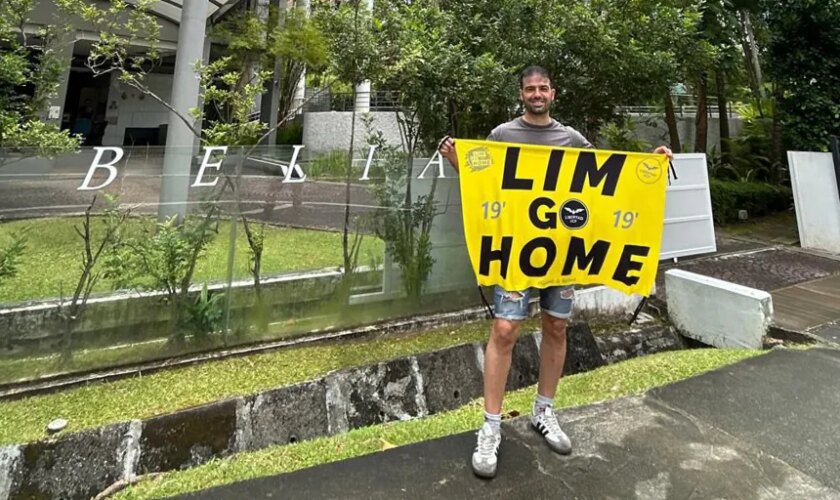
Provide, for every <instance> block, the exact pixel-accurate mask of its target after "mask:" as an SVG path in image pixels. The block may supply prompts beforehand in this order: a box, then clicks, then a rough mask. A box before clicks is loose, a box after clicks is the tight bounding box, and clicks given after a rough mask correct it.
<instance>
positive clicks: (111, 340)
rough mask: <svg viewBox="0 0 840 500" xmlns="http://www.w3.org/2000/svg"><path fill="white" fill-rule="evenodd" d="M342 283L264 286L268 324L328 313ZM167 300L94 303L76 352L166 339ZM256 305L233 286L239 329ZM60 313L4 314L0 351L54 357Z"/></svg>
mask: <svg viewBox="0 0 840 500" xmlns="http://www.w3.org/2000/svg"><path fill="white" fill-rule="evenodd" d="M340 278H341V273H340V272H339V271H334V270H325V271H320V272H317V271H316V272H309V273H297V274H290V275H287V276H284V277H279V278H273V279H266V280H264V281H263V282H262V290H263V297H264V299H265V301H266V305H267V306H268V308H269V318H268V319H269V321H277V320H279V319H283V318H288V317H290V316H294V315H301V314H304V313H305V312H306V311H309V312H312V310H313V309H315V310H317V309H322V308H324V307H325V305H324V304H325V303H327V302H328V301H329V299H330V297H332V296H333V294H334V293H335V290H336V285H337V283H338V282H339V280H340ZM379 279H381V278H380V275H379V273H378V272H376V271H372V272H365V273H362V274H361V276H360V281H365V282H376V281H378V280H379ZM208 289H209V290H210V291H211V292H216V291H218V292H223V291H225V286H224V285H214V286H209V287H208ZM197 293H198V290H195V291H193V292H192V294H191V297H190V300H194V297H195V296H196V294H197ZM164 298H165V295H164V294H162V293H143V294H119V295H113V296H106V297H101V298H93V299H91V300H90V301H89V302H88V306H87V309H86V311H85V313H84V316H83V319H82V321H81V322H80V324H79V325H78V326H77V327H76V329H75V330H74V345H75V346H76V347H77V348H82V347H91V346H113V345H119V344H123V343H126V342H132V341H143V340H153V339H159V338H164V337H166V336H167V335H169V334H170V333H171V332H172V329H173V321H174V310H173V308H172V307H168V306H167V305H166V304H165V303H164V301H163V299H164ZM255 301H256V296H255V293H254V289H253V285H252V284H251V282H249V281H245V282H237V283H234V284H233V288H232V296H231V322H232V325H233V326H234V327H235V326H236V325H246V324H249V320H253V315H254V310H255V309H254V306H255V304H256V302H255ZM59 313H60V310H59V308H58V307H57V305H56V304H55V303H54V302H45V303H41V304H38V305H34V306H29V307H20V308H14V309H0V346H2V347H3V348H4V349H5V351H4V352H5V353H6V354H15V353H20V352H26V353H32V352H46V353H49V352H55V351H56V350H57V349H58V348H59V346H60V342H61V335H62V332H63V326H62V324H63V323H62V319H61V316H60V314H59Z"/></svg>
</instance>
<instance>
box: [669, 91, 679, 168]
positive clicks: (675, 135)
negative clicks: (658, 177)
mask: <svg viewBox="0 0 840 500" xmlns="http://www.w3.org/2000/svg"><path fill="white" fill-rule="evenodd" d="M665 123H666V124H668V135H669V136H670V137H671V151H673V152H674V154H677V153H682V144H681V143H680V129H679V127H678V126H677V114H676V112H674V101H673V99H671V93H670V92H668V93H667V94H666V96H665Z"/></svg>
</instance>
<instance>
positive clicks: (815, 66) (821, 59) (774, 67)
mask: <svg viewBox="0 0 840 500" xmlns="http://www.w3.org/2000/svg"><path fill="white" fill-rule="evenodd" d="M764 4H765V9H766V22H767V26H768V31H769V34H770V37H769V41H768V44H767V63H768V64H767V66H768V73H769V74H770V75H771V76H772V77H773V80H774V83H775V84H776V86H777V87H778V88H777V89H776V92H775V93H774V94H775V96H776V97H777V98H778V112H779V118H780V120H781V123H782V126H783V127H784V136H785V140H786V141H785V142H786V145H787V146H788V147H790V148H792V149H796V150H803V151H827V150H828V146H829V136H830V135H832V134H834V135H838V134H840V91H838V89H840V57H838V54H840V0H820V1H815V0H790V1H786V2H774V1H769V0H768V1H765V2H764Z"/></svg>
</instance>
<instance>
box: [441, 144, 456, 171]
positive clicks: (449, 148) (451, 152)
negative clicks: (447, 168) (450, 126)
mask: <svg viewBox="0 0 840 500" xmlns="http://www.w3.org/2000/svg"><path fill="white" fill-rule="evenodd" d="M438 151H439V152H440V154H441V156H443V157H444V158H446V159H447V160H449V163H450V164H451V165H452V168H454V169H455V171H456V172H458V155H457V154H456V153H455V141H453V140H452V138H451V137H449V136H448V135H447V136H446V137H444V138H443V139H441V140H440V144H438Z"/></svg>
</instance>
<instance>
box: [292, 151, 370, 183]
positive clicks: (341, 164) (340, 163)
mask: <svg viewBox="0 0 840 500" xmlns="http://www.w3.org/2000/svg"><path fill="white" fill-rule="evenodd" d="M347 161H348V160H347V151H341V150H336V151H330V152H327V153H322V154H319V155H318V156H316V157H314V158H312V159H311V160H309V162H308V164H307V165H306V167H305V170H306V175H307V176H308V177H311V178H313V179H322V180H332V181H337V180H341V179H344V177H345V175H346V173H347ZM371 170H373V166H372V167H371ZM356 174H358V175H356ZM351 175H352V176H353V177H354V178H356V179H358V178H359V177H361V175H362V169H361V167H356V166H354V167H353V169H352V170H351ZM371 175H372V174H371Z"/></svg>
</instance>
